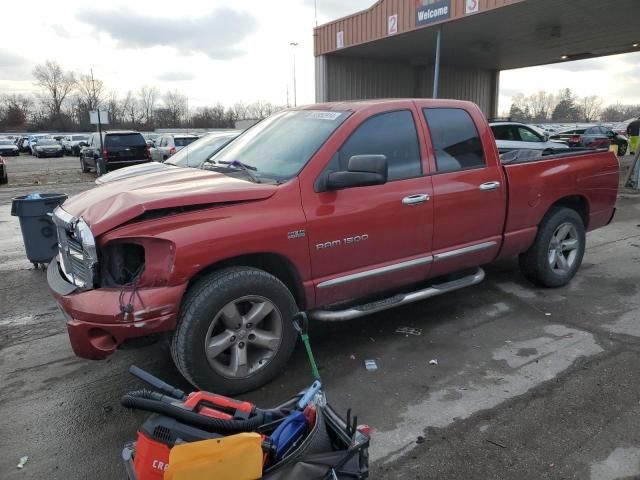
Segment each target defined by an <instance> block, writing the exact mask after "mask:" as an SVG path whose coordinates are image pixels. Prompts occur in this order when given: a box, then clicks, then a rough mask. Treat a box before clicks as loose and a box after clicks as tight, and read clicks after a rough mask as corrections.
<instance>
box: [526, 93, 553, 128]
mask: <svg viewBox="0 0 640 480" xmlns="http://www.w3.org/2000/svg"><path fill="white" fill-rule="evenodd" d="M526 100H527V105H528V106H529V111H530V112H531V118H532V120H533V121H535V122H546V121H547V120H549V117H550V116H551V113H552V112H553V109H554V108H555V107H556V105H557V103H558V102H557V100H556V97H555V96H554V95H553V94H552V93H547V92H545V91H544V90H540V91H539V92H537V93H534V94H533V95H530V96H529V97H527V99H526Z"/></svg>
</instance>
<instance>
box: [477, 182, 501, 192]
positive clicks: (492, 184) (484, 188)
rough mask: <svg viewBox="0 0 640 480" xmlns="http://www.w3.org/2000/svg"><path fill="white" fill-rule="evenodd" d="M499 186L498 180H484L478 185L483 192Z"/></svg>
mask: <svg viewBox="0 0 640 480" xmlns="http://www.w3.org/2000/svg"><path fill="white" fill-rule="evenodd" d="M499 188H500V182H486V183H483V184H482V185H480V190H482V191H483V192H490V191H492V190H497V189H499Z"/></svg>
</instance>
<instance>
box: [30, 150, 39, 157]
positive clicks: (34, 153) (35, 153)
mask: <svg viewBox="0 0 640 480" xmlns="http://www.w3.org/2000/svg"><path fill="white" fill-rule="evenodd" d="M32 155H33V156H34V157H36V158H40V155H38V152H37V151H35V152H33V153H32Z"/></svg>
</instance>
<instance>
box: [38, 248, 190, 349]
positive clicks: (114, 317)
mask: <svg viewBox="0 0 640 480" xmlns="http://www.w3.org/2000/svg"><path fill="white" fill-rule="evenodd" d="M47 283H48V284H49V290H50V292H51V294H52V295H53V297H54V298H55V300H56V302H57V303H58V305H59V307H60V309H61V310H62V312H63V315H64V317H65V321H66V324H67V332H68V334H69V340H70V342H71V347H72V348H73V351H74V353H75V354H76V355H77V356H79V357H82V358H88V359H92V360H101V359H104V358H106V357H108V356H109V355H111V354H112V353H113V352H115V351H116V349H117V348H118V346H119V345H120V344H122V343H123V342H124V341H126V340H129V339H132V338H137V337H145V336H148V335H152V334H155V333H161V332H168V331H172V330H174V329H175V326H176V319H177V316H178V311H179V309H180V302H181V300H182V296H183V294H184V291H185V289H186V284H184V285H179V286H175V287H159V288H143V289H140V290H138V294H139V296H138V294H136V295H134V297H133V298H132V300H131V302H132V304H133V312H132V313H130V314H124V313H122V311H121V307H120V293H121V291H120V290H119V289H112V288H102V289H96V290H88V291H79V290H77V289H76V287H75V286H74V285H72V284H71V283H69V282H68V281H67V280H66V279H65V278H64V277H63V276H62V274H61V272H60V267H59V266H58V261H57V259H54V260H52V261H51V263H50V264H49V267H48V269H47ZM124 292H125V293H124V296H123V298H124V302H125V303H126V302H129V298H130V297H131V290H129V289H125V290H124Z"/></svg>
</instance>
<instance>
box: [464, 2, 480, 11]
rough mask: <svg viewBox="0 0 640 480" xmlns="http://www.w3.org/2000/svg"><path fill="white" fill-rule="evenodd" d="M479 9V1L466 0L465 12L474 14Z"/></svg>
mask: <svg viewBox="0 0 640 480" xmlns="http://www.w3.org/2000/svg"><path fill="white" fill-rule="evenodd" d="M479 7H480V0H466V9H465V12H466V13H467V14H469V13H476V12H477V11H478V9H479Z"/></svg>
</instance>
